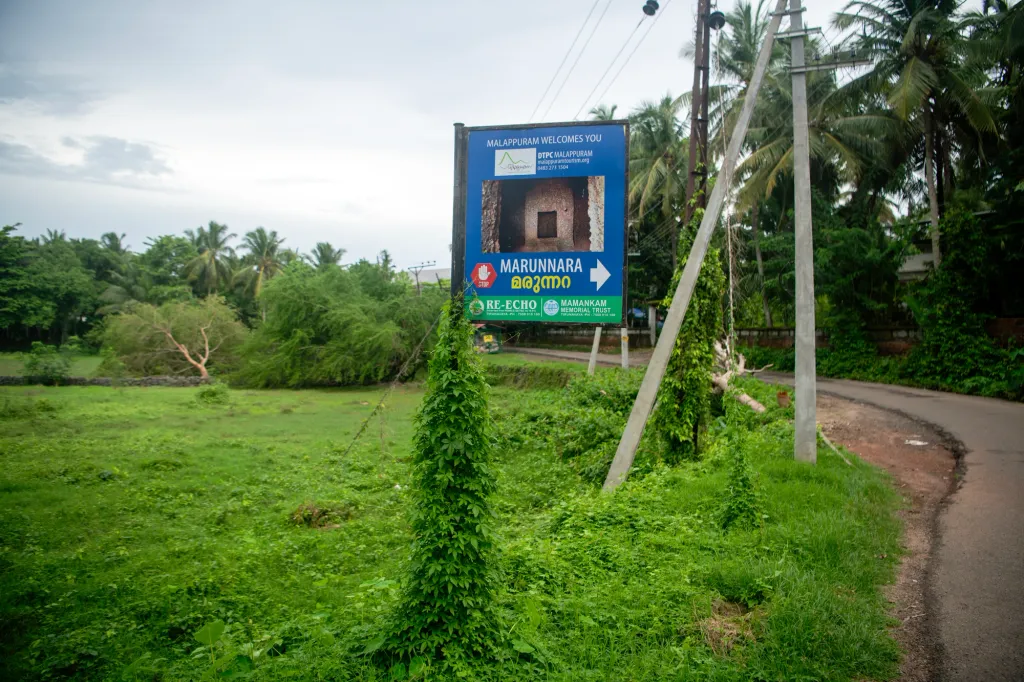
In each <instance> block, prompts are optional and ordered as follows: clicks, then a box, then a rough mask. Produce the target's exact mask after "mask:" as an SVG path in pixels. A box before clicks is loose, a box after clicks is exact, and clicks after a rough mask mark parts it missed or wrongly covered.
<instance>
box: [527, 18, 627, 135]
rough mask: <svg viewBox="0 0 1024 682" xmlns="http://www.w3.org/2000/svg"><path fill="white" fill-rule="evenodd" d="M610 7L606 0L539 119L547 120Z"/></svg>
mask: <svg viewBox="0 0 1024 682" xmlns="http://www.w3.org/2000/svg"><path fill="white" fill-rule="evenodd" d="M611 5H612V0H608V2H606V3H605V5H604V9H603V10H601V16H599V17H598V18H597V23H595V24H594V28H593V29H591V31H590V35H588V36H587V40H586V41H585V42H584V43H583V47H581V48H580V51H579V54H577V55H576V60H575V61H573V63H572V66H570V67H569V70H568V71H567V72H566V74H565V78H563V79H562V84H561V85H559V86H558V90H557V91H556V92H555V96H554V97H552V98H551V102H550V103H548V108H547V109H545V110H544V113H543V114H541V118H547V116H548V112H549V111H551V107H553V106H555V102H556V101H558V96H559V95H561V94H562V90H563V89H565V84H566V83H567V82H568V81H569V76H571V75H572V72H573V71H575V70H576V65H577V64H579V63H580V57H582V56H583V53H584V52H586V51H587V46H588V45H590V40H591V39H592V38H593V37H594V34H595V33H597V28H598V26H600V25H601V21H602V20H603V19H604V15H605V14H607V13H608V8H609V7H611Z"/></svg>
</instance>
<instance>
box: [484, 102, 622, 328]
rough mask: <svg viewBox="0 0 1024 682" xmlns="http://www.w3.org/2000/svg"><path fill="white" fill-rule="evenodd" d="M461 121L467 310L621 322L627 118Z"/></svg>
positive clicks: (488, 315) (526, 318) (514, 317)
mask: <svg viewBox="0 0 1024 682" xmlns="http://www.w3.org/2000/svg"><path fill="white" fill-rule="evenodd" d="M466 130H467V134H468V141H467V143H466V155H467V164H466V166H467V171H466V252H465V273H466V286H467V294H466V298H465V300H466V306H467V309H468V311H469V314H470V316H471V317H472V318H473V319H477V320H495V321H514V322H579V323H588V324H595V323H598V324H617V323H621V322H622V320H623V319H624V311H625V299H624V297H625V287H626V281H625V271H626V268H625V262H626V261H625V259H626V253H625V249H626V229H625V228H626V184H627V175H626V173H627V163H626V160H627V158H628V155H627V147H628V142H629V131H628V127H627V123H626V122H624V121H612V122H604V121H602V122H587V123H576V124H549V125H538V126H530V127H509V128H467V129H466Z"/></svg>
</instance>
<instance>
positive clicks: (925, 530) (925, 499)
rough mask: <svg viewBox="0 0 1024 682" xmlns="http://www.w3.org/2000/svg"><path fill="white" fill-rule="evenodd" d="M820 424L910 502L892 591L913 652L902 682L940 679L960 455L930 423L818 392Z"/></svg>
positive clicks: (901, 633)
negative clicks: (945, 531)
mask: <svg viewBox="0 0 1024 682" xmlns="http://www.w3.org/2000/svg"><path fill="white" fill-rule="evenodd" d="M818 422H819V423H820V424H821V426H822V430H823V431H824V432H825V434H826V435H827V436H828V437H829V439H831V440H832V441H833V442H835V443H836V444H841V445H843V446H845V447H846V448H848V449H849V450H851V451H853V452H855V453H857V455H858V456H859V457H860V458H861V459H863V460H866V461H868V462H871V463H872V464H875V465H876V466H879V467H882V468H883V469H885V470H886V471H888V472H889V473H890V474H892V476H893V478H894V479H895V480H896V485H897V486H898V488H899V490H900V492H901V493H902V494H903V495H904V497H905V499H906V503H907V504H906V507H905V508H904V509H903V510H902V511H901V512H900V516H901V517H902V518H903V522H904V529H903V545H904V547H905V549H906V555H905V556H904V557H903V561H902V563H901V564H900V569H899V573H898V575H897V576H896V581H895V583H893V584H892V585H890V586H889V587H888V588H886V596H887V598H888V599H889V601H890V602H891V604H892V609H891V614H892V617H893V618H895V619H896V620H898V621H899V624H898V625H896V626H894V627H893V631H892V634H893V637H894V638H895V639H896V641H897V642H899V644H900V646H901V647H902V648H903V650H904V652H905V655H904V659H903V662H902V663H901V665H900V679H901V680H903V681H904V682H919V681H920V682H927V681H930V680H935V679H938V676H939V669H940V665H941V651H942V650H941V646H942V645H941V639H940V637H939V631H938V622H937V618H938V614H937V613H936V608H935V604H936V602H935V598H934V595H933V592H932V590H933V575H932V567H933V565H934V562H933V561H932V558H933V556H934V553H935V551H936V550H937V546H938V545H937V542H938V528H939V526H938V516H939V511H940V509H941V507H942V503H943V501H944V500H945V498H946V496H947V495H948V494H949V493H950V492H952V491H953V489H954V486H955V481H956V476H955V469H956V464H957V463H956V458H955V456H954V453H953V451H952V449H951V448H949V447H947V445H946V444H945V439H944V438H943V437H942V436H941V435H940V434H939V433H937V432H936V431H935V430H933V429H931V428H929V427H928V426H925V425H922V424H920V423H918V422H915V421H913V420H911V419H909V418H907V417H904V416H901V415H898V414H896V413H893V412H889V411H887V410H883V409H880V408H877V407H873V406H870V405H865V404H862V403H857V402H853V401H850V400H844V399H841V398H836V397H833V396H828V395H822V394H819V395H818Z"/></svg>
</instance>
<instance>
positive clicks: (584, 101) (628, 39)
mask: <svg viewBox="0 0 1024 682" xmlns="http://www.w3.org/2000/svg"><path fill="white" fill-rule="evenodd" d="M646 18H647V17H646V16H644V17H641V19H640V21H638V22H637V23H636V26H634V27H633V30H632V31H630V33H629V35H628V36H627V37H626V41H625V42H624V43H622V47H620V48H619V51H618V52H616V53H615V56H614V57H612V61H611V63H610V64H608V68H607V69H605V70H604V73H602V74H601V77H600V78H598V79H597V82H596V83H594V89H593V90H591V91H590V94H589V95H587V98H586V99H585V100H583V104H581V105H580V108H579V111H577V112H576V115H575V116H573V119H574V120H575V119H578V118H579V117H580V112H582V111H583V109H584V107H586V106H587V102H589V101H590V98H591V97H593V96H594V93H595V92H596V91H597V89H598V88H599V87H600V86H601V81H603V80H604V77H605V76H607V75H608V72H609V71H611V70H612V67H613V66H615V62H616V61H617V60H618V58H619V56H620V55H621V54H622V52H623V50H625V49H626V46H627V45H629V41H630V40H632V39H633V36H634V35H636V32H637V29H639V28H640V24H642V23H644V19H646ZM652 25H653V24H652Z"/></svg>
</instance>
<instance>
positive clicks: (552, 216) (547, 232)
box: [537, 211, 558, 239]
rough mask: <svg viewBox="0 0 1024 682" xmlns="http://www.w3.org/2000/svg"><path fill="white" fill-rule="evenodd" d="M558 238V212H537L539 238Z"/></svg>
mask: <svg viewBox="0 0 1024 682" xmlns="http://www.w3.org/2000/svg"><path fill="white" fill-rule="evenodd" d="M557 237H558V211H537V238H538V239H555V238H557Z"/></svg>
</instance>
